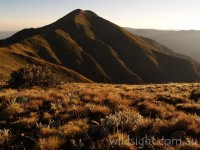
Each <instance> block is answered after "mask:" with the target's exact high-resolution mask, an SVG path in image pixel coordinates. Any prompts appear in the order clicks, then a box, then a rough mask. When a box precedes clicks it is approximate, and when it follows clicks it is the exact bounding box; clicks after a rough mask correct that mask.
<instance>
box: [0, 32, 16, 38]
mask: <svg viewBox="0 0 200 150" xmlns="http://www.w3.org/2000/svg"><path fill="white" fill-rule="evenodd" d="M15 33H16V32H15V31H5V32H1V31H0V39H5V38H8V37H10V36H11V35H13V34H15Z"/></svg>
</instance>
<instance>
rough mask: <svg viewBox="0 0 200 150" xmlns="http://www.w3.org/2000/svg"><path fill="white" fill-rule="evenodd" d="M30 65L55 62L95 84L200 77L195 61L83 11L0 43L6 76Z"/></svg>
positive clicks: (79, 10)
mask: <svg viewBox="0 0 200 150" xmlns="http://www.w3.org/2000/svg"><path fill="white" fill-rule="evenodd" d="M28 63H45V64H48V65H56V66H59V67H63V68H66V69H69V70H73V71H74V73H76V75H79V76H81V75H83V76H84V77H86V78H88V79H90V80H92V81H95V82H107V83H129V84H132V83H163V82H192V81H200V65H199V64H198V63H197V62H195V61H194V60H192V59H189V58H188V57H186V56H183V55H178V54H176V53H174V52H173V51H172V50H170V49H169V48H167V47H165V46H163V45H161V44H159V43H157V42H155V41H153V40H151V39H147V38H141V37H138V36H136V35H133V34H131V33H130V32H128V31H126V30H124V29H123V28H121V27H119V26H118V25H116V24H113V23H111V22H109V21H107V20H105V19H103V18H101V17H99V16H98V15H96V14H95V13H94V12H92V11H89V10H86V11H84V10H81V9H77V10H74V11H73V12H71V13H69V14H68V15H66V16H64V17H63V18H61V19H59V20H58V21H56V22H54V23H52V24H50V25H47V26H44V27H41V28H37V29H24V30H22V31H20V32H18V33H16V34H15V35H13V36H12V37H10V38H8V39H5V40H1V41H0V67H1V68H2V69H1V71H0V75H1V76H2V77H5V78H7V77H8V74H9V73H10V72H11V71H12V70H15V69H17V68H19V67H21V66H23V65H24V64H28ZM86 78H85V79H86Z"/></svg>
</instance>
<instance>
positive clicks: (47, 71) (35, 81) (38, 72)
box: [8, 65, 62, 88]
mask: <svg viewBox="0 0 200 150" xmlns="http://www.w3.org/2000/svg"><path fill="white" fill-rule="evenodd" d="M61 80H62V78H61V77H60V76H59V75H58V74H57V73H56V71H54V70H53V69H51V68H50V67H48V66H44V65H40V66H39V65H28V66H26V67H24V68H20V69H19V70H17V71H14V72H12V73H11V74H10V80H9V81H8V84H9V86H10V87H11V88H28V87H33V86H42V87H53V86H57V85H59V84H60V83H61Z"/></svg>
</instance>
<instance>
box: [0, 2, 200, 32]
mask: <svg viewBox="0 0 200 150" xmlns="http://www.w3.org/2000/svg"><path fill="white" fill-rule="evenodd" d="M77 8H81V9H84V10H92V11H94V12H95V13H97V14H98V15H99V16H101V17H103V18H105V19H107V20H110V21H112V22H114V23H116V24H118V25H120V26H123V27H133V28H154V29H176V30H182V29H185V30H190V29H196V30H200V0H71V1H69V0H0V31H13V30H14V31H15V30H20V29H23V28H29V27H40V26H43V25H46V24H49V23H52V22H54V21H56V20H57V19H59V18H61V17H63V16H64V15H66V14H68V13H69V12H71V11H72V10H74V9H77Z"/></svg>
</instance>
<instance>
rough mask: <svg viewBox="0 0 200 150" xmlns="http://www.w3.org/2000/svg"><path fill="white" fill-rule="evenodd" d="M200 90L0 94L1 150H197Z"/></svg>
mask: <svg viewBox="0 0 200 150" xmlns="http://www.w3.org/2000/svg"><path fill="white" fill-rule="evenodd" d="M199 99H200V84H198V83H191V84H158V85H114V84H113V85H110V84H109V85H108V84H84V83H71V84H65V85H62V86H59V87H57V88H47V89H45V88H39V87H34V88H31V89H18V90H13V89H4V88H2V89H0V147H1V149H24V148H25V149H44V150H50V149H77V150H78V149H94V150H98V149H99V150H103V149H127V150H128V149H131V150H137V149H152V150H154V149H155V150H164V149H167V150H175V149H178V150H188V149H189V150H199V149H200V144H199V143H198V142H199V141H200V100H199Z"/></svg>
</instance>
